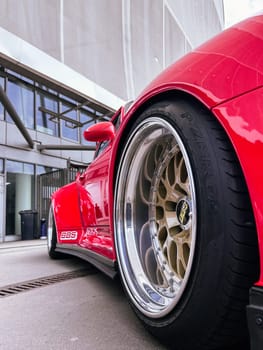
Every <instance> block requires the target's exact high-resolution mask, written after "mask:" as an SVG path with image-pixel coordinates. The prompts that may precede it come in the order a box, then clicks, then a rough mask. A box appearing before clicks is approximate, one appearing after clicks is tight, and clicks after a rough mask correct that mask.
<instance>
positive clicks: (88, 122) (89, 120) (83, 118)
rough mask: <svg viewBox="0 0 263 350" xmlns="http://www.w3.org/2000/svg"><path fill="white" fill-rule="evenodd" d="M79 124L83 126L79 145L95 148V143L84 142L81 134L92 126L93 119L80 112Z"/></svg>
mask: <svg viewBox="0 0 263 350" xmlns="http://www.w3.org/2000/svg"><path fill="white" fill-rule="evenodd" d="M80 122H81V123H84V125H83V126H82V127H81V143H82V144H83V145H89V146H95V143H94V142H89V141H86V140H85V139H84V136H83V133H84V131H85V130H86V129H87V128H88V127H89V126H91V125H92V124H94V119H93V118H92V117H91V116H90V115H89V114H87V113H85V112H83V111H81V112H80Z"/></svg>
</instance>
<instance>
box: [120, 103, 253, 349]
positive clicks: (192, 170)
mask: <svg viewBox="0 0 263 350" xmlns="http://www.w3.org/2000/svg"><path fill="white" fill-rule="evenodd" d="M251 212H252V211H251V207H250V204H249V198H248V194H247V191H246V186H245V183H244V180H243V178H242V173H241V170H240V168H239V165H238V162H237V160H236V157H235V155H234V153H233V151H232V148H231V146H230V144H229V141H228V140H227V138H226V136H225V135H224V133H223V131H222V129H221V127H220V126H219V125H218V123H217V121H216V120H215V119H214V118H213V117H212V116H211V115H210V114H209V113H208V112H207V111H206V110H204V108H202V107H201V106H199V105H198V104H197V103H192V104H189V103H188V101H184V100H180V101H176V102H174V101H164V102H162V103H159V104H156V105H154V106H152V107H150V108H149V109H148V110H147V111H146V112H144V113H143V114H142V115H141V116H140V117H139V118H138V119H137V121H136V123H135V124H134V125H133V127H132V129H131V131H130V133H129V135H128V137H127V140H126V144H125V148H124V151H123V154H122V156H121V159H120V163H119V170H118V174H117V182H116V191H115V242H116V251H117V257H118V263H119V269H120V273H121V277H122V281H123V284H124V288H125V290H126V293H127V295H128V298H129V299H130V301H131V305H132V307H133V309H134V310H135V312H136V314H137V316H138V317H139V318H140V319H141V320H142V321H143V323H144V325H145V326H146V327H147V328H148V329H149V330H150V331H151V332H152V333H153V334H154V335H155V336H157V337H158V338H159V339H161V340H162V341H163V342H164V343H166V344H168V345H170V346H172V347H173V348H175V349H179V350H182V349H184V350H190V349H191V350H192V349H195V350H198V349H200V350H201V349H202V350H203V349H217V348H219V347H220V346H221V347H222V346H226V345H228V346H231V344H233V343H237V342H239V341H241V338H242V337H244V335H246V326H245V323H246V318H245V305H246V303H247V302H248V289H249V287H250V286H251V285H252V283H253V281H254V280H255V278H256V275H257V269H256V263H257V248H256V238H255V232H254V222H253V217H252V214H251Z"/></svg>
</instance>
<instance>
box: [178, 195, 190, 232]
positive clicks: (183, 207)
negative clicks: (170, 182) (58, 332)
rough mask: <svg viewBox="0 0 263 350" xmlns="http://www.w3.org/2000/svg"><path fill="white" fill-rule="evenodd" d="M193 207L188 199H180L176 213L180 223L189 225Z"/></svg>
mask: <svg viewBox="0 0 263 350" xmlns="http://www.w3.org/2000/svg"><path fill="white" fill-rule="evenodd" d="M190 213H191V207H190V203H189V202H188V201H187V200H186V199H180V200H179V202H178V203H177V206H176V215H177V218H178V221H179V223H180V225H182V226H187V224H188V223H189V220H190Z"/></svg>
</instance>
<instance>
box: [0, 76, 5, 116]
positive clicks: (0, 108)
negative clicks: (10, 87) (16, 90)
mask: <svg viewBox="0 0 263 350" xmlns="http://www.w3.org/2000/svg"><path fill="white" fill-rule="evenodd" d="M0 84H1V86H2V88H3V89H4V88H5V79H4V78H3V77H0ZM0 120H4V106H3V105H2V103H1V102H0Z"/></svg>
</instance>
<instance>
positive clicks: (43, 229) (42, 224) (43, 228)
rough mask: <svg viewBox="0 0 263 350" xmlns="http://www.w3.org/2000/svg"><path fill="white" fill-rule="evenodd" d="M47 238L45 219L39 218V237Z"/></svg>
mask: <svg viewBox="0 0 263 350" xmlns="http://www.w3.org/2000/svg"><path fill="white" fill-rule="evenodd" d="M46 238H47V224H46V219H45V218H42V219H41V220H40V239H46Z"/></svg>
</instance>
